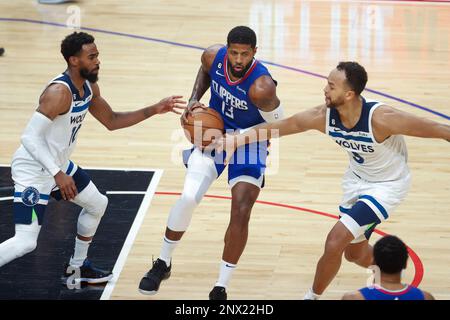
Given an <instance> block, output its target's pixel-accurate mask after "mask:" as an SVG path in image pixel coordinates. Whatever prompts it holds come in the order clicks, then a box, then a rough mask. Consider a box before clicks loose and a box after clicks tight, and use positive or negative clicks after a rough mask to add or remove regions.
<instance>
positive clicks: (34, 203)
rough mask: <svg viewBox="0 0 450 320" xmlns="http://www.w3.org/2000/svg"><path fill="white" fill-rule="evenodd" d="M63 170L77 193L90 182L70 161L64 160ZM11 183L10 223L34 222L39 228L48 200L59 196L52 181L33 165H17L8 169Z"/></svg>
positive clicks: (46, 174) (43, 171) (59, 197)
mask: <svg viewBox="0 0 450 320" xmlns="http://www.w3.org/2000/svg"><path fill="white" fill-rule="evenodd" d="M63 171H64V172H65V173H66V174H67V175H69V176H71V177H72V178H73V180H74V182H75V185H76V187H77V190H78V193H80V192H81V191H82V190H83V189H84V188H86V186H87V185H88V184H89V182H90V181H91V179H90V177H89V176H88V174H87V173H86V172H85V171H84V170H83V169H82V168H81V167H79V166H77V165H76V164H75V163H73V162H72V161H70V160H69V161H67V163H66V165H65V166H64V168H63ZM11 173H12V178H13V181H14V204H13V212H14V223H16V224H31V223H32V222H33V221H34V220H35V219H37V220H38V223H39V225H42V223H43V222H44V214H45V209H46V207H47V204H48V201H49V199H50V197H53V198H54V199H56V200H58V201H59V200H61V199H62V196H61V193H60V191H59V189H58V187H57V186H56V184H55V179H54V178H53V177H52V176H51V175H50V174H49V173H48V172H47V171H45V170H44V169H42V168H41V167H38V166H36V165H35V164H34V163H33V164H30V165H27V164H26V163H23V162H21V163H20V164H14V163H13V165H12V167H11Z"/></svg>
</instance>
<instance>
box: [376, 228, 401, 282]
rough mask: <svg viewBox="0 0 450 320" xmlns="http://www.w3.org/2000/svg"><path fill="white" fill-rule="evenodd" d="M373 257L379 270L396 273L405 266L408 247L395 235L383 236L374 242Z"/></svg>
mask: <svg viewBox="0 0 450 320" xmlns="http://www.w3.org/2000/svg"><path fill="white" fill-rule="evenodd" d="M373 258H374V262H375V264H376V265H377V266H378V267H379V268H380V270H381V272H383V273H389V274H396V273H400V272H401V271H402V270H403V269H405V268H406V261H407V260H408V249H407V247H406V245H405V244H404V243H403V241H402V240H400V239H399V238H397V237H396V236H385V237H383V238H381V239H380V240H378V241H377V243H375V245H374V247H373Z"/></svg>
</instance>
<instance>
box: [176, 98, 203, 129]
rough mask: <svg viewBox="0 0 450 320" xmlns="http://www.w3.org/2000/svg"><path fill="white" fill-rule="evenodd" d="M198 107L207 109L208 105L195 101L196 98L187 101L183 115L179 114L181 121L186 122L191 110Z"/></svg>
mask: <svg viewBox="0 0 450 320" xmlns="http://www.w3.org/2000/svg"><path fill="white" fill-rule="evenodd" d="M199 107H200V108H203V109H208V106H205V105H204V104H203V103H201V102H200V101H197V100H192V101H189V103H188V105H187V109H186V110H184V112H183V115H182V116H181V122H182V123H186V122H187V117H188V115H190V114H192V110H194V109H195V108H199Z"/></svg>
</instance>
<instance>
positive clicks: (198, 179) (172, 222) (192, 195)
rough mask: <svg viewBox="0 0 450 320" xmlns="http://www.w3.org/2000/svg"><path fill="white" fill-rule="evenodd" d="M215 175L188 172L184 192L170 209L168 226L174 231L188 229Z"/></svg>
mask: <svg viewBox="0 0 450 320" xmlns="http://www.w3.org/2000/svg"><path fill="white" fill-rule="evenodd" d="M214 180H215V177H211V176H210V175H204V174H202V173H199V172H188V173H187V174H186V180H185V183H184V188H183V193H182V194H181V197H180V199H178V201H177V202H176V203H175V205H174V206H173V207H172V209H171V211H170V215H169V218H168V220H167V227H168V228H169V229H170V230H173V231H186V230H187V228H188V226H189V224H190V222H191V219H192V213H193V212H194V209H195V208H196V207H197V205H198V204H199V203H200V201H201V200H202V198H203V196H204V195H205V193H206V191H208V189H209V186H210V185H211V184H212V183H213V182H214Z"/></svg>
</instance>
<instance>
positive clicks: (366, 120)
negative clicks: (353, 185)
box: [326, 97, 409, 182]
mask: <svg viewBox="0 0 450 320" xmlns="http://www.w3.org/2000/svg"><path fill="white" fill-rule="evenodd" d="M362 100H363V106H362V111H361V117H360V118H359V121H358V123H357V124H356V125H355V126H354V127H353V128H352V129H347V128H345V127H344V126H343V124H342V122H341V120H340V117H339V113H338V112H337V110H336V109H333V108H328V109H327V120H326V121H327V123H326V134H328V135H330V136H331V137H332V139H333V140H334V141H335V142H336V143H337V144H339V145H340V146H341V147H342V148H344V149H345V150H346V151H347V152H348V155H349V158H350V170H351V171H353V173H355V174H356V175H357V176H358V177H360V178H362V179H364V180H367V181H370V182H382V181H392V180H397V179H400V178H402V177H405V176H406V175H407V174H408V173H409V169H408V165H407V160H408V152H407V149H406V143H405V140H404V138H403V136H401V135H394V136H391V137H389V138H388V139H386V140H385V141H384V142H383V143H378V142H377V141H376V140H375V137H374V135H373V131H372V115H373V112H374V111H375V109H376V108H378V107H379V106H380V105H383V103H381V102H378V101H374V100H366V99H364V98H363V97H362Z"/></svg>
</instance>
